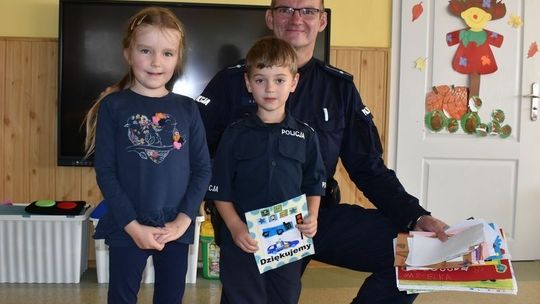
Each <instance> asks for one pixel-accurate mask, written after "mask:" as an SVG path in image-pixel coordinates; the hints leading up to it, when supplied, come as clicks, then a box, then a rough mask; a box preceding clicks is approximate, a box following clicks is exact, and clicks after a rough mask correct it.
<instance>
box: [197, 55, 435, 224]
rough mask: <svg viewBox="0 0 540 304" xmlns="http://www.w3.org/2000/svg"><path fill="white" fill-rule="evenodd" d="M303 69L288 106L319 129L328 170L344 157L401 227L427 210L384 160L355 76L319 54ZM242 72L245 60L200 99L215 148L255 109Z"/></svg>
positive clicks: (360, 185)
mask: <svg viewBox="0 0 540 304" xmlns="http://www.w3.org/2000/svg"><path fill="white" fill-rule="evenodd" d="M299 73H300V80H299V83H298V86H297V87H296V90H295V92H294V93H292V94H291V95H290V96H289V100H288V102H287V109H288V111H290V113H291V115H292V116H294V117H295V118H297V119H299V120H301V121H304V122H306V123H308V124H309V125H310V126H311V127H313V128H314V129H315V131H316V132H317V135H318V139H319V142H320V146H321V155H322V158H323V161H324V164H325V167H326V172H327V175H328V176H329V177H332V176H333V175H334V173H335V170H336V166H337V162H338V159H339V158H341V160H342V162H343V165H344V166H345V169H346V170H347V172H348V173H349V177H350V178H351V180H352V181H354V183H355V184H356V186H357V187H358V188H359V189H360V190H362V191H363V193H364V195H365V196H366V197H368V198H369V199H370V201H371V202H373V203H374V204H375V206H376V207H377V208H378V209H379V210H380V211H381V212H383V213H384V214H385V215H386V216H388V217H389V218H391V219H392V221H393V222H394V223H395V224H397V225H399V227H400V228H402V229H407V228H408V227H409V226H410V225H411V223H412V222H413V221H415V220H416V219H417V218H418V217H419V216H420V215H423V214H428V213H429V212H427V211H426V210H424V209H423V208H422V207H421V206H420V205H419V203H418V199H416V198H415V197H413V196H411V195H409V194H408V193H407V192H406V191H405V189H404V188H403V186H402V185H401V183H400V182H399V180H398V179H397V177H396V175H395V173H394V171H392V170H390V169H388V168H387V167H386V165H385V164H384V162H383V160H382V146H381V143H380V139H379V134H378V131H377V128H376V127H375V124H374V122H373V116H372V115H371V113H370V111H369V109H368V108H367V107H366V106H364V104H363V103H362V100H361V98H360V94H359V93H358V90H357V89H356V87H355V85H354V82H353V79H352V76H351V75H350V74H347V73H346V72H343V71H341V70H339V69H336V68H334V67H331V66H329V65H326V64H325V63H323V62H321V61H320V60H318V59H316V58H312V59H311V60H310V61H309V62H308V63H307V64H306V65H304V66H303V67H301V68H300V69H299ZM243 74H244V66H243V65H242V64H238V65H236V66H232V67H229V68H225V69H224V70H222V71H220V72H219V73H218V74H216V76H215V77H214V78H213V79H212V80H211V81H210V83H209V84H208V86H207V87H206V89H205V90H204V92H203V93H202V94H201V96H199V97H198V98H197V101H198V102H199V108H200V111H201V115H202V117H203V122H204V124H205V127H206V132H207V140H208V143H209V148H210V150H211V153H212V152H213V150H214V149H215V147H216V145H217V143H218V142H219V138H220V136H221V132H222V131H223V130H224V129H225V127H226V126H227V125H228V124H230V123H232V122H234V121H235V120H237V119H239V118H241V117H243V116H245V115H246V113H252V112H254V111H255V109H256V104H255V103H254V101H253V100H252V97H251V95H250V94H249V92H248V91H247V90H246V88H245V84H244V78H243V77H244V76H243Z"/></svg>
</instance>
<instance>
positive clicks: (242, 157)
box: [207, 37, 326, 304]
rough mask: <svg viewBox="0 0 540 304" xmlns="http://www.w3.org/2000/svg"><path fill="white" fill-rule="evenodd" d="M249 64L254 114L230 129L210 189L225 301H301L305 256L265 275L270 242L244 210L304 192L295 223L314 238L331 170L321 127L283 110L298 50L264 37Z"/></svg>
mask: <svg viewBox="0 0 540 304" xmlns="http://www.w3.org/2000/svg"><path fill="white" fill-rule="evenodd" d="M246 61H247V63H248V67H247V69H246V75H245V82H246V86H247V87H248V89H249V91H250V92H252V95H253V97H254V99H255V101H256V104H257V110H256V114H255V115H250V116H248V117H246V118H244V119H242V120H240V121H238V122H235V123H233V124H232V125H230V126H229V127H228V128H227V129H226V130H225V132H224V134H223V137H222V140H221V142H220V144H219V147H218V149H217V152H216V155H215V158H214V168H213V177H212V181H211V183H210V186H209V188H208V193H207V198H209V199H214V200H216V202H215V204H216V207H217V209H218V210H219V213H220V215H221V216H222V218H223V221H224V223H225V225H224V226H222V227H221V228H222V229H219V231H220V234H221V243H220V248H221V250H220V279H221V282H222V285H223V289H222V297H221V303H222V304H226V303H227V304H228V303H230V304H238V303H246V304H247V303H282V304H297V303H298V299H299V297H300V276H301V272H302V263H301V261H298V260H297V261H295V262H291V263H288V264H286V265H284V266H280V267H278V268H276V269H272V270H270V271H267V272H264V273H263V274H260V273H259V269H258V266H257V264H256V262H255V258H254V256H253V253H255V252H257V250H258V249H259V247H261V246H264V244H257V242H256V241H255V240H254V239H253V238H252V237H251V235H250V234H249V232H248V229H247V225H246V219H245V213H246V212H248V211H253V210H257V209H261V208H268V207H271V206H273V205H276V204H278V203H281V202H284V201H287V200H289V199H292V198H295V197H298V196H300V195H302V194H305V195H306V198H307V204H308V206H307V207H308V215H307V217H305V218H304V219H303V223H301V224H299V225H297V227H298V229H299V230H300V232H301V233H303V234H304V235H306V236H308V237H313V236H314V235H315V233H316V231H317V216H318V211H319V210H318V209H319V202H320V197H321V196H322V195H324V193H325V191H324V186H325V182H326V174H325V167H324V163H323V161H322V158H321V154H320V149H319V144H318V140H317V135H316V134H315V131H314V130H313V129H312V128H310V127H309V126H308V125H306V124H304V123H302V122H300V121H298V120H296V119H295V118H293V117H292V116H291V115H290V114H289V113H286V111H285V102H286V101H287V98H288V96H289V94H290V92H291V91H294V89H295V87H296V84H297V83H298V73H297V68H296V53H295V51H294V49H293V48H292V47H291V46H290V45H289V44H288V43H287V42H286V41H283V40H280V39H278V38H275V37H266V38H263V39H261V40H259V41H257V42H256V43H255V44H254V45H253V46H252V47H251V49H250V50H249V52H248V54H247V57H246ZM242 78H244V75H243V72H242ZM276 223H277V222H276ZM286 228H287V229H290V228H292V224H291V225H290V226H288V225H287V226H286ZM261 249H262V248H261ZM264 249H266V248H264ZM264 249H263V250H264Z"/></svg>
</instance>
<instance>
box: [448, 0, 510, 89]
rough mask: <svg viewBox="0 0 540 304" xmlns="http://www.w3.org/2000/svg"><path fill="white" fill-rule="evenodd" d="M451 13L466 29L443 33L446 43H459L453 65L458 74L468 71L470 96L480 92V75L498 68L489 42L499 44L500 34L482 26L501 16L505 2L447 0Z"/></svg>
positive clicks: (493, 0)
mask: <svg viewBox="0 0 540 304" xmlns="http://www.w3.org/2000/svg"><path fill="white" fill-rule="evenodd" d="M448 7H449V10H450V13H451V14H453V15H455V16H458V17H460V18H462V19H463V20H464V21H465V23H466V24H467V26H469V28H468V29H461V30H457V31H454V32H450V33H448V34H447V35H446V42H447V44H448V46H453V45H456V44H458V43H459V46H458V49H457V50H456V54H455V55H454V59H453V61H452V67H453V68H454V70H455V71H457V72H459V73H461V74H469V75H470V76H469V77H470V78H469V90H470V92H469V93H470V96H479V93H480V75H482V74H491V73H493V72H495V71H497V63H496V61H495V56H494V55H493V52H492V51H491V47H490V46H491V45H492V46H495V47H500V46H501V45H502V43H503V36H502V35H500V34H498V33H495V32H492V31H489V30H487V29H485V27H486V25H487V23H488V22H489V21H491V20H496V19H500V18H502V17H504V15H505V14H506V5H505V4H504V3H502V1H501V0H498V1H497V0H450V1H449V4H448Z"/></svg>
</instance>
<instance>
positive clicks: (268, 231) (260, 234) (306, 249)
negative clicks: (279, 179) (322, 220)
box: [246, 195, 315, 273]
mask: <svg viewBox="0 0 540 304" xmlns="http://www.w3.org/2000/svg"><path fill="white" fill-rule="evenodd" d="M307 215H308V209H307V201H306V196H305V195H301V196H298V197H295V198H292V199H290V200H288V201H285V202H282V203H279V204H276V205H273V206H270V207H267V208H261V209H257V210H253V211H249V212H246V222H247V226H248V229H249V232H250V234H251V236H252V237H253V238H254V239H255V240H256V241H257V243H258V246H259V250H258V251H257V252H255V253H254V256H255V261H256V262H257V266H258V267H259V272H260V273H263V272H266V271H268V270H271V269H275V268H278V267H280V266H283V265H285V264H287V263H291V262H294V261H298V260H299V259H301V258H303V257H306V256H308V255H312V254H314V253H315V249H314V246H313V240H312V239H311V238H308V237H306V236H304V235H302V233H300V231H299V230H298V228H296V225H297V224H299V223H302V220H303V218H304V217H306V216H307Z"/></svg>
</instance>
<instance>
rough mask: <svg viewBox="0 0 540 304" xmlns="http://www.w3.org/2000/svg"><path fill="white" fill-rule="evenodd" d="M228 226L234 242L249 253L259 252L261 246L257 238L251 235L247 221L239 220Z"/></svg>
mask: <svg viewBox="0 0 540 304" xmlns="http://www.w3.org/2000/svg"><path fill="white" fill-rule="evenodd" d="M228 228H229V230H230V231H231V235H232V237H233V240H234V243H235V244H236V246H238V247H239V248H240V249H242V250H243V251H245V252H247V253H255V252H257V250H259V246H257V241H255V239H253V238H252V237H251V235H249V231H248V228H247V225H246V223H244V222H242V221H237V222H235V223H233V224H231V225H230V226H229V227H228Z"/></svg>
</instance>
